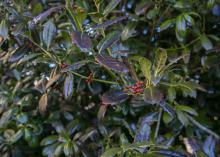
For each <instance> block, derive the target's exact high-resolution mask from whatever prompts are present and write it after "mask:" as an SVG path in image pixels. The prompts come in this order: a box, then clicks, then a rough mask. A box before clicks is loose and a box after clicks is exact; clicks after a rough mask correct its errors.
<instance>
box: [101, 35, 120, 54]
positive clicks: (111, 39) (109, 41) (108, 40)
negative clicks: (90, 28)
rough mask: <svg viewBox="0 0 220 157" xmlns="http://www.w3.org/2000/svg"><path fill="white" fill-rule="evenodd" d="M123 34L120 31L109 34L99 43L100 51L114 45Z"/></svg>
mask: <svg viewBox="0 0 220 157" xmlns="http://www.w3.org/2000/svg"><path fill="white" fill-rule="evenodd" d="M120 36H121V33H120V32H117V31H116V32H112V33H109V34H107V35H106V36H105V37H104V38H103V39H102V40H101V41H100V42H99V44H98V45H97V49H98V50H99V52H102V51H103V50H105V49H107V48H109V47H110V46H112V45H113V44H114V43H115V42H117V41H119V39H120Z"/></svg>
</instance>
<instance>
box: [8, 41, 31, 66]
mask: <svg viewBox="0 0 220 157" xmlns="http://www.w3.org/2000/svg"><path fill="white" fill-rule="evenodd" d="M28 51H29V48H27V46H26V45H24V46H22V47H19V48H18V49H16V50H15V52H14V53H13V54H12V55H11V57H10V58H9V60H8V61H9V62H16V61H19V60H20V59H21V58H22V57H23V56H24V55H25V53H26V52H28Z"/></svg>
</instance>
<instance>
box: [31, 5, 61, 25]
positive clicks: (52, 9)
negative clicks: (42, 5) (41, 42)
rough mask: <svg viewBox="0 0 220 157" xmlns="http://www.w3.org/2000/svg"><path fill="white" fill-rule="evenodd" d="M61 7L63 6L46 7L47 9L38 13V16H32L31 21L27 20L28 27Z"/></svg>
mask: <svg viewBox="0 0 220 157" xmlns="http://www.w3.org/2000/svg"><path fill="white" fill-rule="evenodd" d="M62 8H63V6H57V7H53V8H50V9H48V10H47V11H45V12H43V13H41V14H39V15H38V16H36V17H34V18H33V19H32V20H31V21H29V22H28V28H29V29H33V28H34V27H35V26H36V24H37V23H38V22H40V21H42V20H44V19H46V18H47V17H48V16H49V15H50V14H51V13H53V12H57V11H59V10H60V9H62Z"/></svg>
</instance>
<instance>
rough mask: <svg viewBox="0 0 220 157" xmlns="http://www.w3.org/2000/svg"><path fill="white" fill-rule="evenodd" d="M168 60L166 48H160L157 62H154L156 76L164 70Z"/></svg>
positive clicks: (156, 57) (157, 53)
mask: <svg viewBox="0 0 220 157" xmlns="http://www.w3.org/2000/svg"><path fill="white" fill-rule="evenodd" d="M166 61H167V51H166V50H165V49H161V48H159V49H158V50H157V51H156V56H155V63H154V77H155V78H156V77H157V76H159V75H160V74H161V73H162V72H163V68H164V67H165V64H166Z"/></svg>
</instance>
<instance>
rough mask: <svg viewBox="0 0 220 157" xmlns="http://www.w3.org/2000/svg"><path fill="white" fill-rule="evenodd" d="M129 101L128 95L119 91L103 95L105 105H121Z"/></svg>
mask: <svg viewBox="0 0 220 157" xmlns="http://www.w3.org/2000/svg"><path fill="white" fill-rule="evenodd" d="M127 99H128V94H127V93H125V92H123V91H119V90H114V91H109V92H106V93H105V94H103V95H102V103H103V104H110V105H115V104H120V103H122V102H124V101H125V100H127Z"/></svg>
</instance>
